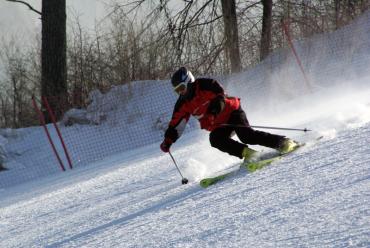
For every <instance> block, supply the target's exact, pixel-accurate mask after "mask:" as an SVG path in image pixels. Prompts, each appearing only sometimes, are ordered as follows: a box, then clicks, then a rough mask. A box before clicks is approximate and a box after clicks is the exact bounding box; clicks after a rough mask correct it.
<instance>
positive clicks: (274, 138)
mask: <svg viewBox="0 0 370 248" xmlns="http://www.w3.org/2000/svg"><path fill="white" fill-rule="evenodd" d="M233 132H235V133H236V135H237V136H238V138H239V140H240V141H241V142H242V143H240V142H238V141H236V140H234V139H232V138H231V135H232V133H233ZM283 139H284V136H280V135H275V134H271V133H267V132H262V131H258V130H254V129H253V128H251V127H250V125H249V122H248V119H247V116H246V114H245V112H244V110H243V109H242V108H241V107H240V108H239V109H238V110H235V111H233V112H232V113H231V115H230V118H229V120H228V121H227V123H226V124H225V125H224V126H222V127H219V128H216V129H215V130H213V131H212V132H211V133H210V134H209V140H210V142H211V146H213V147H215V148H217V149H219V150H221V151H223V152H227V153H229V154H230V155H233V156H236V157H239V158H243V156H242V151H243V149H244V147H246V146H247V145H246V144H250V145H261V146H266V147H270V148H274V149H275V148H278V147H279V144H280V143H281V141H282V140H283Z"/></svg>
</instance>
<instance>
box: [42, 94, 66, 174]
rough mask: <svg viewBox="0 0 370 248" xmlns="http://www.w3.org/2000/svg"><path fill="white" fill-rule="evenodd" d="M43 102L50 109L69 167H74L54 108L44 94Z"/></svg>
mask: <svg viewBox="0 0 370 248" xmlns="http://www.w3.org/2000/svg"><path fill="white" fill-rule="evenodd" d="M42 102H43V103H44V105H45V107H46V109H47V110H48V113H49V115H50V118H51V121H52V122H53V125H54V128H55V129H56V130H57V134H58V137H59V139H60V143H62V146H63V150H64V154H65V155H66V157H67V160H68V164H69V168H70V169H72V161H71V158H70V156H69V153H68V150H67V146H66V145H65V142H64V139H63V137H62V133H61V132H60V129H59V127H58V125H57V124H56V119H55V115H54V113H53V110H52V109H51V108H50V105H49V102H48V100H47V99H46V97H44V96H43V97H42Z"/></svg>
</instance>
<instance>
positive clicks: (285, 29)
mask: <svg viewBox="0 0 370 248" xmlns="http://www.w3.org/2000/svg"><path fill="white" fill-rule="evenodd" d="M281 25H282V27H283V31H284V34H285V36H286V37H287V40H288V44H289V47H290V49H292V52H293V54H294V57H295V59H296V61H297V64H298V66H299V68H300V69H301V72H302V74H303V78H304V80H305V83H306V86H307V88H308V89H309V90H310V91H311V90H312V87H311V84H310V81H309V79H308V77H307V74H306V72H305V70H304V68H303V65H302V62H301V59H300V58H299V56H298V53H297V51H296V49H295V47H294V44H293V41H292V38H291V36H290V33H289V29H288V24H287V21H286V20H284V19H282V20H281Z"/></svg>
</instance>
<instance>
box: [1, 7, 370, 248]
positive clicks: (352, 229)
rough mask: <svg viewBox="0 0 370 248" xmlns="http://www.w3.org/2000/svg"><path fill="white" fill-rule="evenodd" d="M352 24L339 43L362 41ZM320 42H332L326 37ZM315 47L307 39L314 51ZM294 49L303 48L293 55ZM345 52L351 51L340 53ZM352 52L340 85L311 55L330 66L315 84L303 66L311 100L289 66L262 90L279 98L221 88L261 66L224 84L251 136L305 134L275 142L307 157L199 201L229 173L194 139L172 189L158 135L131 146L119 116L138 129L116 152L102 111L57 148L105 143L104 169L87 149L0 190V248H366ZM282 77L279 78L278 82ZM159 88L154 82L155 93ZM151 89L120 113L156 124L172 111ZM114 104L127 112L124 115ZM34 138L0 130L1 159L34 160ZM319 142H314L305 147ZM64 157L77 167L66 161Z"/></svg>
mask: <svg viewBox="0 0 370 248" xmlns="http://www.w3.org/2000/svg"><path fill="white" fill-rule="evenodd" d="M362 20H363V21H362V22H359V23H360V24H361V25H363V26H361V25H360V24H359V25H358V26H352V27H350V28H347V36H348V32H350V31H351V30H359V29H360V27H362V28H363V29H369V27H368V23H369V22H368V20H370V18H369V14H367V15H365V17H364V18H362ZM364 20H365V21H364ZM366 20H367V21H366ZM354 27H355V28H354ZM341 32H344V31H343V30H340V31H339V34H340V33H341ZM369 34H370V32H368V33H366V34H365V35H368V36H369ZM332 35H333V36H332V37H339V36H335V35H337V34H336V33H334V34H332ZM341 37H342V36H341ZM349 38H350V39H353V36H349ZM321 39H322V37H321V36H319V37H316V39H315V40H318V41H320V40H321ZM327 40H331V39H327ZM369 40H370V39H369ZM312 42H313V41H312ZM363 42H364V43H361V46H360V47H361V49H362V48H363V47H366V46H368V47H370V45H369V44H370V42H369V41H367V43H366V42H365V41H364V40H363ZM342 43H344V44H347V43H346V42H344V41H343V42H342ZM309 44H311V43H310V42H309ZM313 44H314V43H312V44H311V46H315V45H313ZM336 44H337V43H336ZM351 44H352V43H351ZM298 45H300V46H302V47H304V44H303V43H300V44H298ZM317 46H318V45H317ZM344 47H345V46H344ZM342 48H343V47H342ZM302 49H303V48H302ZM348 49H349V50H352V51H353V47H352V46H351V47H349V48H348ZM302 51H305V50H304V49H303V50H302ZM356 51H357V50H356ZM361 51H363V53H361V55H359V53H358V52H357V53H351V54H352V55H353V54H355V55H356V54H357V55H358V56H355V55H353V56H352V57H351V61H355V62H356V63H353V68H347V69H346V70H347V71H346V72H349V71H350V72H352V73H353V74H351V73H348V74H346V77H343V75H342V74H341V73H343V71H344V68H343V67H342V65H343V63H339V62H338V61H337V62H336V63H335V65H333V64H332V63H334V60H335V59H333V58H334V57H335V56H336V55H331V54H330V53H325V51H321V53H322V54H323V60H324V59H325V61H320V63H321V65H323V64H327V65H330V70H328V73H327V74H324V75H322V76H321V77H319V76H317V75H316V74H315V73H316V72H317V73H318V71H319V68H313V67H315V66H317V67H320V66H319V65H317V64H315V65H312V67H311V68H310V70H309V71H310V75H311V79H313V78H314V76H313V75H315V77H316V78H315V80H312V83H313V82H314V83H313V86H312V87H313V88H312V89H313V90H312V91H309V90H307V89H304V87H303V86H302V87H303V88H299V87H298V86H297V85H303V84H302V82H298V83H300V84H295V81H299V79H302V76H301V74H300V71H299V69H298V68H297V67H294V65H288V66H287V67H284V66H282V67H281V70H280V72H279V71H275V72H274V73H273V75H274V77H273V79H271V78H270V79H268V80H267V79H266V78H265V79H266V81H272V82H278V83H276V84H278V86H279V87H277V85H276V84H274V87H270V88H268V90H267V91H266V85H265V84H257V83H256V84H252V83H250V84H247V85H245V87H244V88H246V89H243V85H241V84H233V83H235V82H236V81H240V80H242V81H246V82H248V81H249V82H257V81H258V80H260V79H261V78H264V77H263V76H261V77H257V79H258V80H251V79H256V76H255V75H257V74H258V75H260V74H261V73H262V74H263V72H266V71H268V70H269V68H270V67H269V66H271V64H261V65H260V66H258V67H256V68H255V69H254V70H252V71H247V72H245V73H241V74H238V75H233V76H231V77H227V78H226V79H225V82H226V85H227V90H228V92H231V93H232V94H234V95H240V96H242V102H243V107H244V108H245V109H246V110H247V113H248V117H249V119H250V122H251V124H252V125H276V126H285V127H302V128H303V127H307V128H310V129H313V130H314V131H313V132H309V133H306V134H303V133H299V132H287V131H285V132H283V131H280V132H279V133H280V134H285V135H288V136H290V137H293V138H295V139H297V140H299V141H302V142H307V145H306V146H304V147H303V148H301V149H300V150H299V151H297V152H296V153H294V154H292V155H290V156H287V157H285V158H284V159H282V160H281V161H279V162H276V163H275V164H273V165H271V166H269V167H266V168H264V169H263V170H260V171H257V172H255V173H247V172H245V171H243V170H240V171H238V172H237V173H236V174H235V176H233V177H231V178H229V179H227V180H224V181H223V182H221V183H219V184H216V185H214V186H212V187H210V188H208V189H203V188H201V187H200V186H199V184H198V183H199V180H200V179H202V178H204V177H208V176H212V175H217V174H219V173H221V172H225V171H231V170H237V169H238V163H239V162H240V161H239V159H237V158H233V157H230V156H228V155H227V154H224V153H221V152H220V151H218V150H216V149H213V148H211V147H210V146H209V142H208V134H207V133H206V132H204V131H201V130H197V129H194V130H195V131H193V132H187V133H186V134H184V135H183V137H181V139H180V140H179V141H178V142H177V143H176V144H175V145H174V146H173V148H172V151H173V155H174V157H175V159H176V160H177V162H178V164H179V167H180V169H181V170H182V172H183V174H184V176H185V177H187V178H188V179H189V181H190V182H189V184H187V185H182V184H181V177H180V175H179V174H178V172H177V170H176V168H175V166H174V164H173V162H172V160H171V158H170V157H169V155H168V154H164V153H161V152H160V150H159V147H158V146H159V139H160V137H159V136H158V135H159V134H161V132H160V128H158V127H156V128H157V129H153V126H151V125H147V127H148V129H149V130H150V131H148V130H144V129H142V131H141V132H142V133H144V134H147V133H152V135H144V136H139V133H135V131H137V130H139V128H138V127H141V128H142V127H143V126H142V125H139V124H140V123H141V122H140V120H137V122H135V117H134V116H131V117H130V118H132V119H131V120H129V119H127V120H126V121H125V123H130V121H131V124H132V123H135V124H138V125H139V126H138V127H136V128H134V127H132V129H129V132H130V135H131V136H127V138H128V141H127V144H122V143H119V142H118V141H119V139H123V138H122V137H114V135H113V134H114V133H115V132H117V130H118V129H119V127H117V126H115V125H113V124H114V123H113V124H112V122H114V121H116V120H117V119H114V118H113V119H112V118H111V117H112V116H116V115H117V114H122V113H120V112H112V109H111V107H108V109H107V110H106V112H105V111H103V112H105V113H108V114H107V119H106V121H105V122H104V121H103V122H102V123H100V125H94V126H86V125H78V126H72V127H70V128H67V127H66V128H65V129H63V133H64V134H66V135H67V138H68V137H69V138H72V137H74V136H76V137H77V138H76V139H79V142H80V143H79V144H80V146H81V147H83V146H86V147H87V146H89V147H91V146H95V151H97V150H99V149H101V148H102V144H101V142H96V143H94V142H93V141H94V139H93V138H91V139H89V140H83V139H81V137H83V136H81V133H86V134H89V137H102V136H104V135H111V136H109V137H110V138H111V140H112V143H116V142H117V144H116V145H115V146H112V147H109V148H105V149H107V151H106V152H105V151H103V154H104V155H105V157H104V158H102V157H98V156H96V157H94V156H95V154H93V153H92V152H91V151H94V149H92V150H91V151H90V150H81V151H86V152H85V153H83V152H81V153H80V154H79V157H78V159H80V160H81V161H84V162H85V164H84V166H82V164H81V166H76V168H75V169H74V170H68V171H66V172H64V173H56V171H57V170H56V171H54V172H53V171H49V172H48V171H47V172H45V174H42V173H40V174H38V173H39V170H35V173H36V174H37V175H30V177H34V178H37V180H31V181H29V182H27V183H23V184H18V183H16V184H17V185H15V186H12V187H4V188H3V189H1V190H0V207H1V209H0V233H1V239H0V247H370V190H369V189H370V167H369V164H370V147H369V145H368V143H369V139H370V97H369V96H370V86H369V80H370V72H369V69H366V70H365V69H364V70H362V71H361V73H355V72H357V71H358V70H359V65H360V64H361V66H364V65H370V63H369V56H370V52H369V51H367V56H365V54H364V53H365V52H366V51H365V50H361ZM344 54H345V52H344ZM277 57H279V56H277ZM308 57H309V56H307V58H308ZM274 59H276V58H275V57H272V58H271V61H272V60H274ZM316 59H317V57H316ZM285 62H286V61H285ZM285 62H281V63H280V64H282V63H285ZM265 63H267V62H265ZM274 63H276V61H275V62H274ZM274 63H273V64H274ZM278 64H279V63H278ZM347 66H348V64H347ZM321 67H322V66H321ZM284 68H285V69H287V68H288V69H289V70H288V69H287V70H286V74H283V72H284ZM367 68H368V67H367ZM321 69H322V68H321ZM335 70H336V71H337V72H336V73H335ZM339 72H341V73H339ZM321 73H322V72H321ZM318 74H319V73H318ZM336 74H337V76H336ZM349 74H351V75H349ZM270 76H271V75H270ZM283 78H284V79H283ZM284 80H286V84H284V82H282V81H284ZM162 84H163V82H158V84H156V86H155V87H157V86H158V85H159V86H161V85H162ZM292 84H294V85H296V86H297V87H292ZM140 85H141V86H142V89H148V87H146V86H148V85H150V82H143V83H141V84H138V86H134V87H133V89H135V87H141V86H140ZM159 86H158V87H159ZM155 87H154V88H149V89H151V90H153V91H155V92H156V95H155V96H156V97H153V96H152V95H150V94H149V95H148V93H146V92H143V91H139V92H137V93H136V95H137V98H133V99H131V102H132V101H133V102H134V104H132V106H131V107H130V105H129V107H130V108H129V109H132V107H134V106H136V105H135V101H137V99H140V97H141V99H144V98H145V99H147V98H150V99H149V102H150V103H151V104H150V106H149V105H148V106H147V108H160V107H162V109H161V111H163V112H160V111H159V112H160V113H159V114H160V116H159V117H161V118H162V119H165V118H168V113H167V112H166V111H167V108H168V109H170V108H171V107H172V106H166V107H163V106H162V105H163V103H166V101H167V102H168V101H169V102H171V101H174V100H175V99H174V96H172V98H170V99H169V100H166V101H164V100H162V101H163V102H156V101H155V100H156V99H161V98H158V94H159V93H160V91H159V90H158V91H157V90H156V89H157V88H155ZM159 88H161V87H159ZM115 92H116V91H112V92H111V93H110V94H111V95H114V94H115ZM149 92H150V90H149ZM116 93H117V92H116ZM118 93H119V92H118ZM118 93H117V94H118ZM238 93H239V94H238ZM134 96H135V94H134ZM107 99H112V98H107ZM135 99H136V100H135ZM105 100H106V99H105ZM125 104H126V105H125V106H126V107H127V104H130V103H125ZM168 105H170V104H168ZM105 106H108V105H105ZM109 106H110V105H109ZM102 108H104V107H102ZM117 108H118V107H117ZM123 109H124V108H123ZM109 111H110V112H109ZM150 111H151V109H150ZM150 111H148V113H149V114H147V113H146V112H142V113H141V114H142V116H144V117H143V118H144V121H145V122H148V121H153V120H155V118H154V119H153V118H152V115H151V113H150ZM169 111H170V110H169ZM95 113H99V111H98V112H95ZM94 117H95V118H96V117H97V116H94ZM98 117H99V116H98ZM126 117H127V116H126ZM127 118H129V117H127ZM98 119H99V118H98ZM95 120H96V119H95ZM98 122H99V121H98ZM107 123H108V124H107ZM192 125H193V124H192ZM133 126H135V125H133ZM195 126H196V125H195V124H194V126H193V127H195ZM108 128H109V130H107V129H108ZM188 129H191V128H188ZM39 130H40V129H39V128H31V129H23V130H17V131H13V130H3V132H2V135H3V136H2V137H3V138H2V140H0V141H1V142H2V143H0V144H3V148H4V150H6V151H7V152H9V151H12V152H13V153H14V154H13V155H12V154H10V155H12V156H14V157H17V156H18V157H23V156H26V155H28V156H30V157H28V158H31V156H32V154H34V153H35V152H36V153H37V154H38V156H41V155H45V153H46V152H45V150H43V149H40V147H41V145H40V143H41V140H43V139H45V138H44V134H43V133H42V132H41V131H39ZM68 132H69V133H68ZM17 135H19V136H21V139H18V140H17V142H18V143H19V144H18V146H17V148H14V147H15V146H14V147H13V150H12V149H10V148H12V147H8V146H7V145H8V143H10V142H12V139H15V138H14V137H15V136H17ZM38 135H40V136H38ZM41 135H43V136H41ZM53 135H54V134H53ZM135 135H137V136H136V137H143V139H146V140H148V139H150V140H151V141H152V144H148V145H142V144H143V143H140V142H139V141H137V140H136V141H135V142H137V143H135V142H134V141H131V140H130V139H133V138H135ZM321 135H323V136H324V138H323V139H321V140H319V141H313V140H314V138H315V137H318V136H321ZM28 136H32V137H31V138H29V137H28ZM0 137H1V136H0ZM7 137H9V138H7ZM42 137H43V138H42ZM32 138H33V139H37V140H38V141H39V144H38V146H37V147H30V145H32V144H33V143H27V145H24V146H21V145H20V144H21V143H22V141H23V142H26V141H27V140H28V139H29V140H32ZM155 140H158V142H155ZM144 141H145V140H144ZM130 142H131V143H130ZM76 144H78V143H76ZM120 144H122V145H127V146H128V147H130V146H132V145H133V147H135V149H131V150H130V149H125V152H118V150H117V151H114V153H109V151H110V150H114V149H113V148H114V147H116V146H119V145H120ZM144 144H145V143H144ZM74 148H75V149H78V147H74ZM255 148H256V149H263V148H262V147H255ZM49 149H50V148H49ZM30 151H31V152H30ZM104 152H105V153H104ZM16 153H17V154H22V156H21V155H17V154H16ZM76 154H77V153H76ZM8 155H9V153H8ZM88 156H93V159H91V157H88ZM41 157H42V158H40V160H39V161H40V166H41V167H40V168H41V169H42V168H45V169H47V168H49V167H46V166H45V167H42V166H43V165H42V163H41V162H42V161H43V160H45V159H50V158H49V157H47V156H46V155H45V156H44V157H43V156H41ZM72 157H73V158H74V159H76V158H77V157H75V155H73V154H72ZM89 158H90V160H89ZM19 161H20V162H19ZM26 162H27V159H26V157H24V158H23V160H18V163H14V164H11V165H10V166H9V171H7V172H0V178H1V179H3V180H7V182H10V181H11V180H19V178H18V177H17V175H16V174H3V173H10V172H11V171H12V170H13V171H17V170H18V171H21V169H25V168H26V167H27V166H26ZM86 163H87V164H86ZM87 165H88V166H87ZM35 166H36V165H35ZM53 168H54V167H53ZM56 169H57V167H56ZM28 171H29V170H25V172H24V173H27V172H28ZM2 175H8V178H6V179H4V178H5V177H4V176H3V177H1V176H2ZM10 175H11V176H10ZM8 186H9V184H8Z"/></svg>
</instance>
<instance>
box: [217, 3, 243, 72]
mask: <svg viewBox="0 0 370 248" xmlns="http://www.w3.org/2000/svg"><path fill="white" fill-rule="evenodd" d="M221 4H222V14H223V20H224V33H225V39H226V53H227V55H228V58H229V61H230V66H231V72H239V71H240V70H241V68H242V65H241V61H240V51H239V33H238V23H237V18H236V7H235V0H221Z"/></svg>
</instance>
